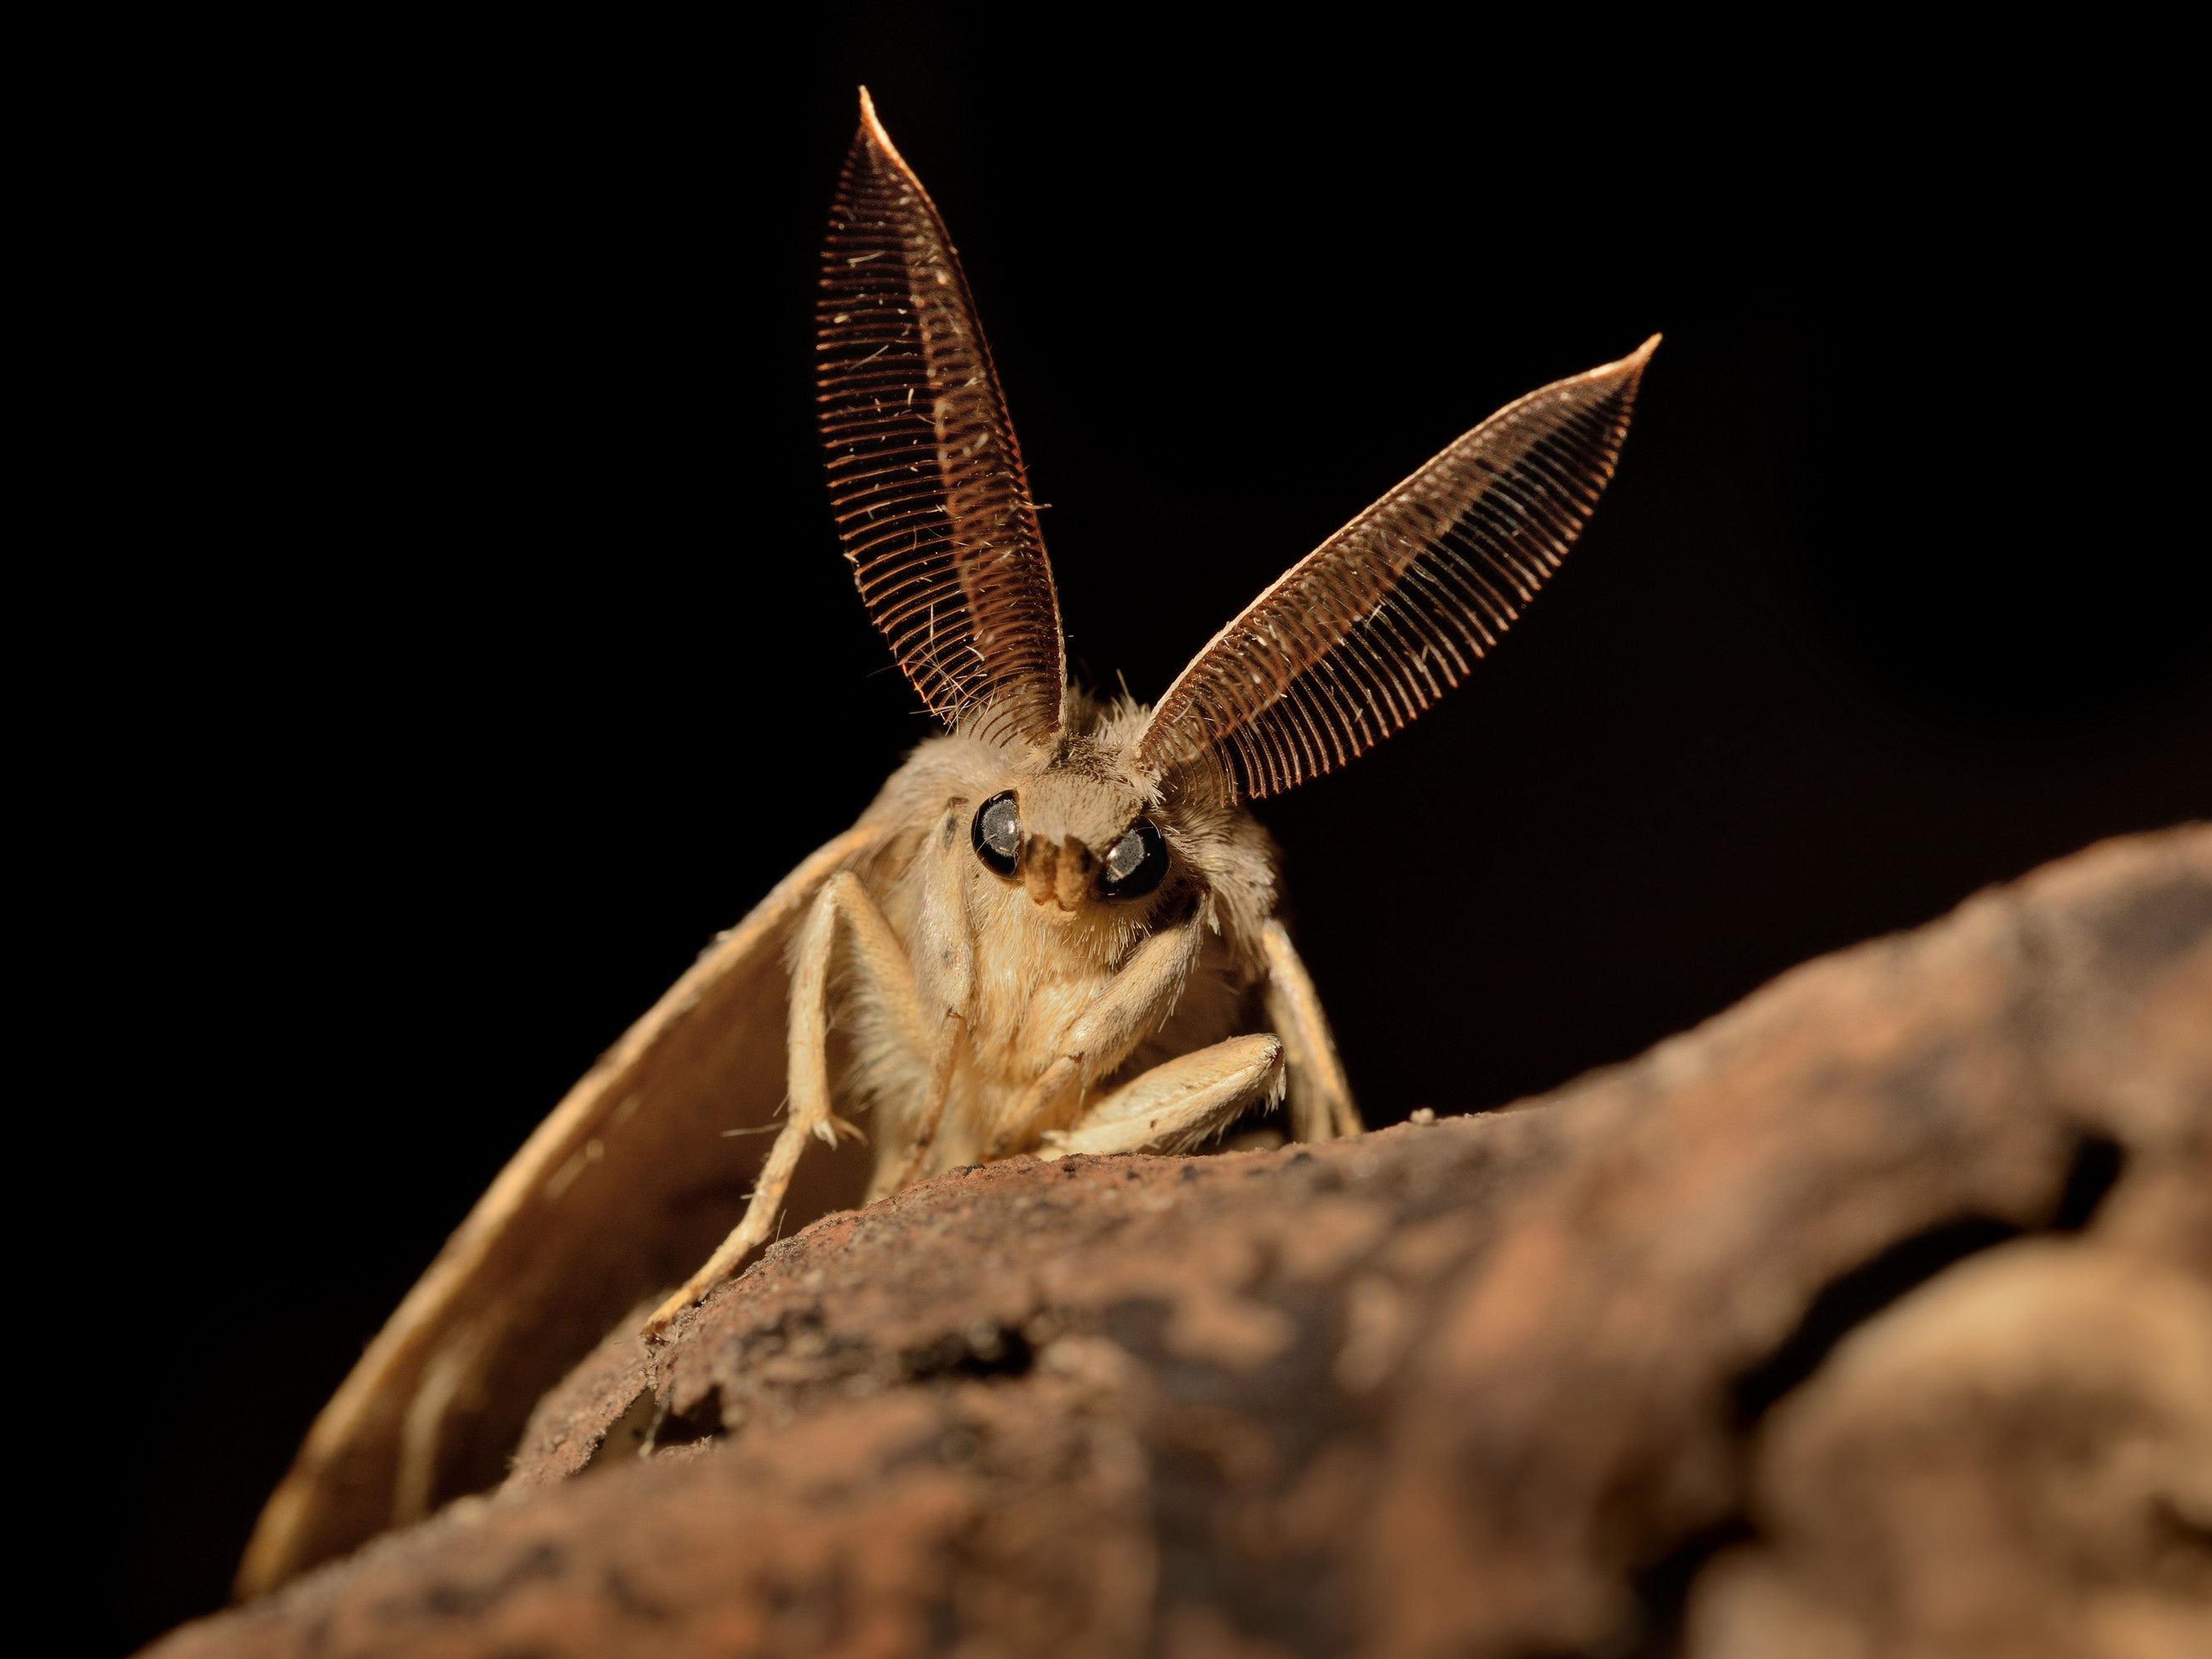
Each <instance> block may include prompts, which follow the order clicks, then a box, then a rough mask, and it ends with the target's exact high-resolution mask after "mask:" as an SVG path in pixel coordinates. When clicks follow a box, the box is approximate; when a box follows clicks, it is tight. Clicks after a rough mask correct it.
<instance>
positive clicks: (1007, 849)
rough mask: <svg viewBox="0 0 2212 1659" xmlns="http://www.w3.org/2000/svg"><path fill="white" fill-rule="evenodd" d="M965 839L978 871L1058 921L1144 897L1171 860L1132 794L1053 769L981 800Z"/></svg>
mask: <svg viewBox="0 0 2212 1659" xmlns="http://www.w3.org/2000/svg"><path fill="white" fill-rule="evenodd" d="M969 843H970V845H972V846H973V847H974V848H975V857H976V858H977V859H978V860H980V861H981V864H982V865H983V867H984V868H985V869H987V870H988V871H990V872H992V874H994V875H995V876H997V877H998V878H1000V880H1003V881H1006V882H1009V883H1013V884H1018V885H1019V886H1021V887H1022V888H1024V890H1026V891H1027V892H1028V894H1029V896H1030V902H1031V903H1032V904H1034V905H1035V906H1036V908H1038V909H1039V910H1041V911H1042V912H1043V913H1045V914H1046V915H1048V916H1051V917H1054V918H1055V919H1059V920H1066V919H1069V918H1073V917H1074V916H1076V915H1079V914H1081V913H1082V912H1083V911H1084V909H1085V908H1086V907H1088V906H1091V905H1116V904H1124V903H1127V902H1130V901H1131V900H1133V899H1140V898H1143V897H1145V896H1146V895H1148V894H1150V893H1152V892H1153V891H1155V890H1157V889H1158V886H1159V884H1160V883H1161V881H1162V880H1163V879H1164V878H1165V877H1166V875H1167V872H1168V865H1169V861H1170V860H1169V853H1168V843H1167V837H1166V836H1164V835H1162V834H1161V833H1160V828H1159V826H1158V824H1157V823H1154V822H1153V821H1152V818H1151V817H1148V816H1147V815H1146V813H1145V811H1143V810H1142V802H1141V800H1140V799H1139V797H1138V796H1137V795H1136V794H1135V793H1134V792H1133V791H1131V790H1128V789H1127V788H1116V787H1114V786H1112V785H1111V784H1109V783H1105V782H1103V781H1101V780H1099V779H1097V778H1096V777H1092V776H1087V775H1076V774H1071V773H1068V772H1065V771H1061V770H1059V769H1048V770H1047V771H1045V772H1044V773H1042V775H1038V776H1036V777H1034V778H1030V779H1029V780H1026V781H1023V782H1020V783H1018V784H1015V785H1013V786H1012V787H1008V788H1005V789H1001V790H1000V791H998V792H997V793H994V794H992V795H989V796H987V797H986V798H985V799H983V800H982V801H981V803H980V804H979V805H977V806H976V808H975V818H974V820H973V821H972V823H971V824H970V826H969Z"/></svg>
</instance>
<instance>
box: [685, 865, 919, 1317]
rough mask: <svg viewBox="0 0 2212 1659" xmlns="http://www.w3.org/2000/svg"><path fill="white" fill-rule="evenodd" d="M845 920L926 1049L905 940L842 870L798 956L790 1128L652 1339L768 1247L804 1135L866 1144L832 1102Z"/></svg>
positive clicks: (860, 970)
mask: <svg viewBox="0 0 2212 1659" xmlns="http://www.w3.org/2000/svg"><path fill="white" fill-rule="evenodd" d="M840 921H842V922H844V923H846V924H847V926H848V931H849V933H850V934H851V936H852V940H853V946H854V950H853V961H854V971H855V974H856V975H857V977H859V978H860V979H861V980H864V981H866V983H867V985H868V987H869V988H870V989H871V990H872V993H873V994H874V995H875V997H876V999H877V1000H878V1004H879V1005H880V1006H882V1008H883V1009H884V1012H885V1013H886V1014H887V1015H888V1016H889V1017H890V1019H891V1020H892V1021H893V1022H894V1023H895V1024H897V1025H898V1026H899V1027H900V1028H901V1030H902V1033H903V1035H904V1036H906V1037H907V1038H908V1041H909V1042H915V1046H917V1047H919V1046H921V1044H920V1042H919V1041H918V1040H917V1039H918V1038H919V1035H920V1031H921V1015H920V1013H919V1012H918V1009H917V1007H916V1004H915V980H914V964H913V963H910V962H908V960H907V956H906V951H905V950H904V949H903V948H902V946H901V945H900V944H899V942H898V936H897V935H896V933H892V932H891V928H890V923H889V922H887V921H884V913H883V912H882V911H881V910H880V909H878V908H877V906H876V902H875V900H874V899H873V898H872V897H871V896H870V895H869V893H868V890H867V889H866V887H865V886H863V885H862V884H861V883H860V878H859V877H857V876H855V875H854V874H852V873H851V872H849V871H841V872H838V873H837V874H836V875H834V876H832V877H830V878H829V880H828V881H826V882H824V883H823V885H822V890H821V891H820V892H818V893H817V894H816V895H815V896H814V902H813V904H812V905H811V907H810V908H809V909H808V910H807V913H806V920H805V922H804V923H803V924H802V925H801V927H800V928H799V942H798V945H797V948H796V950H795V951H794V952H793V957H792V972H791V1014H790V1019H789V1023H788V1024H787V1027H786V1035H785V1045H784V1052H785V1068H786V1069H785V1073H784V1076H785V1088H786V1089H787V1099H786V1102H785V1117H784V1123H783V1127H782V1128H781V1130H780V1131H779V1132H778V1133H777V1134H776V1137H775V1145H774V1146H770V1147H769V1153H768V1157H767V1158H766V1159H764V1160H763V1163H762V1164H761V1172H760V1179H759V1180H758V1181H757V1182H755V1183H754V1186H753V1194H752V1199H751V1200H750V1202H749V1203H748V1204H747V1205H746V1206H745V1213H744V1219H743V1220H742V1221H740V1222H738V1225H737V1226H736V1228H735V1229H734V1230H732V1232H731V1234H730V1236H729V1237H727V1238H726V1239H724V1240H723V1241H722V1243H721V1244H720V1246H719V1247H718V1248H717V1249H715V1251H714V1255H710V1256H708V1258H707V1261H706V1263H705V1265H704V1266H702V1267H701V1268H700V1269H699V1271H698V1272H697V1273H693V1274H692V1275H691V1277H690V1279H686V1280H685V1281H684V1286H683V1288H682V1289H681V1290H679V1291H677V1292H676V1293H675V1294H674V1295H673V1296H671V1297H669V1298H668V1299H667V1300H666V1301H665V1302H664V1303H662V1304H660V1306H659V1307H658V1308H656V1309H655V1310H653V1317H652V1318H651V1319H650V1320H648V1321H647V1322H646V1330H647V1334H653V1333H656V1332H659V1330H661V1329H663V1328H665V1327H666V1325H667V1323H668V1322H669V1321H670V1320H671V1319H673V1318H674V1317H675V1316H677V1315H678V1314H679V1313H681V1312H682V1311H683V1310H684V1309H686V1308H688V1307H690V1305H691V1304H693V1303H695V1302H696V1301H697V1300H698V1299H699V1298H700V1297H702V1296H704V1295H706V1293H707V1292H708V1291H710V1290H712V1289H714V1286H715V1285H718V1284H720V1282H721V1281H722V1280H723V1279H725V1278H726V1277H727V1276H728V1275H729V1274H730V1273H731V1272H732V1270H733V1269H734V1268H735V1267H737V1266H738V1263H739V1262H741V1261H744V1259H745V1257H746V1256H747V1255H750V1254H751V1252H752V1251H753V1249H755V1248H756V1247H757V1246H759V1245H761V1244H763V1243H767V1241H768V1237H769V1231H770V1230H771V1229H772V1228H774V1227H775V1218H776V1216H777V1215H778V1213H779V1212H781V1210H782V1208H783V1195H784V1194H785V1192H786V1191H787V1189H788V1188H790V1186H791V1176H792V1171H793V1170H795V1169H797V1168H798V1166H799V1152H801V1151H802V1150H803V1149H804V1147H805V1144H806V1138H807V1136H809V1135H810V1134H811V1135H812V1136H814V1137H815V1138H816V1139H819V1140H821V1141H822V1142H823V1144H824V1145H827V1146H836V1144H837V1139H838V1137H839V1136H840V1135H846V1136H849V1137H851V1138H852V1139H856V1140H857V1139H862V1138H863V1137H862V1136H861V1134H860V1130H858V1129H857V1128H855V1127H854V1126H853V1125H851V1124H850V1123H848V1122H846V1121H845V1120H844V1119H842V1118H841V1117H839V1116H838V1115H836V1112H835V1111H834V1110H833V1109H831V1104H830V1096H829V969H830V964H831V962H832V960H833V958H834V957H835V955H836V945H837V933H838V923H839V922H840Z"/></svg>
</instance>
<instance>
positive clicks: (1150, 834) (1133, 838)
mask: <svg viewBox="0 0 2212 1659" xmlns="http://www.w3.org/2000/svg"><path fill="white" fill-rule="evenodd" d="M1167 872H1168V843H1167V838H1166V837H1165V836H1162V835H1161V834H1160V832H1159V830H1158V829H1157V828H1155V827H1154V826H1153V823H1152V820H1151V819H1150V818H1139V819H1138V820H1137V821H1136V822H1135V823H1133V824H1131V825H1130V826H1129V828H1128V830H1127V833H1125V834H1124V835H1123V836H1122V837H1121V840H1119V841H1117V842H1115V843H1114V845H1113V847H1112V848H1109V850H1108V852H1107V854H1106V867H1105V868H1104V869H1103V870H1102V871H1100V872H1099V873H1098V890H1099V891H1100V892H1102V893H1103V894H1105V896H1107V897H1108V898H1142V897H1143V896H1145V895H1146V894H1147V893H1149V892H1151V891H1152V889H1154V888H1155V887H1157V886H1158V885H1159V884H1160V878H1162V877H1164V876H1165V875H1166V874H1167Z"/></svg>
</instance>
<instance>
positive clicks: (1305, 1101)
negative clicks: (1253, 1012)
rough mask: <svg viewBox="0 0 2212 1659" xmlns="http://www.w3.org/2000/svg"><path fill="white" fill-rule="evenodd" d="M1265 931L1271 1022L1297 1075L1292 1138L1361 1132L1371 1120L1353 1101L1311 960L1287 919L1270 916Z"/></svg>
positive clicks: (1335, 1136)
mask: <svg viewBox="0 0 2212 1659" xmlns="http://www.w3.org/2000/svg"><path fill="white" fill-rule="evenodd" d="M1264 937H1265V939H1266V943H1267V1023H1268V1024H1270V1025H1272V1026H1273V1027H1274V1028H1275V1034H1276V1035H1277V1036H1279V1037H1281V1038H1282V1039H1283V1056H1284V1060H1285V1065H1286V1066H1287V1068H1288V1070H1289V1072H1290V1078H1291V1139H1293V1140H1334V1139H1338V1138H1339V1137H1340V1136H1345V1135H1356V1134H1358V1133H1360V1131H1361V1129H1362V1128H1363V1127H1365V1126H1364V1125H1363V1124H1362V1123H1361V1122H1360V1121H1359V1108H1358V1107H1357V1106H1355V1105H1354V1104H1352V1085H1351V1084H1349V1083H1348V1082H1346V1080H1345V1076H1344V1062H1343V1061H1342V1060H1339V1059H1338V1058H1337V1054H1336V1039H1335V1038H1334V1036H1331V1035H1330V1034H1329V1029H1328V1016H1327V1015H1326V1014H1324V1013H1322V1009H1321V998H1320V997H1319V996H1318V995H1316V994H1315V991H1314V983H1313V981H1312V979H1311V978H1310V976H1309V975H1307V973H1306V965H1305V963H1304V962H1302V961H1301V960H1299V958H1298V953H1297V950H1296V948H1295V947H1293V946H1292V945H1291V936H1290V935H1289V934H1288V933H1285V932H1284V931H1283V924H1282V923H1281V922H1279V921H1269V922H1268V924H1267V932H1266V933H1265V935H1264Z"/></svg>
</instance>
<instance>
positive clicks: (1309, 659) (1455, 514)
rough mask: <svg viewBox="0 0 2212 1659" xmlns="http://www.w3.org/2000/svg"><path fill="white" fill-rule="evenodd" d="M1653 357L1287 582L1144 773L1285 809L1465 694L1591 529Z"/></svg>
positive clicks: (1625, 368)
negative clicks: (1274, 800) (1280, 803)
mask: <svg viewBox="0 0 2212 1659" xmlns="http://www.w3.org/2000/svg"><path fill="white" fill-rule="evenodd" d="M1658 343H1659V337H1658V336H1657V335H1656V334H1655V335H1653V336H1652V337H1650V339H1649V340H1647V341H1645V342H1644V344H1643V345H1642V346H1641V347H1640V348H1638V349H1637V350H1636V351H1635V352H1634V353H1633V354H1632V355H1631V356H1627V357H1624V358H1622V359H1621V360H1620V362H1617V363H1608V364H1607V365H1606V366H1605V367H1604V368H1594V369H1592V370H1590V371H1589V373H1588V374H1577V375H1576V376H1574V377H1573V378H1572V379H1571V380H1559V381H1555V382H1553V384H1552V385H1550V386H1545V387H1543V388H1542V389H1541V390H1540V391H1536V392H1530V393H1529V394H1528V396H1527V397H1525V398H1521V399H1519V400H1518V401H1517V402H1515V403H1510V404H1507V405H1506V406H1505V407H1504V409H1501V410H1498V413H1497V414H1495V415H1493V416H1491V417H1490V418H1489V419H1488V420H1486V421H1485V422H1483V423H1482V424H1481V425H1480V426H1479V427H1477V428H1474V431H1472V432H1470V433H1468V435H1466V436H1465V437H1463V438H1462V439H1460V440H1459V441H1458V442H1456V443H1455V444H1453V445H1452V446H1451V447H1449V449H1446V450H1445V451H1444V452H1443V453H1442V454H1440V455H1438V456H1437V457H1436V458H1435V459H1433V460H1431V461H1430V462H1429V463H1428V465H1425V466H1424V467H1422V468H1421V470H1420V471H1418V472H1416V473H1414V474H1413V477H1410V478H1407V480H1406V481H1405V482H1404V483H1401V484H1400V485H1399V486H1398V487H1397V488H1396V489H1393V490H1392V491H1391V492H1390V493H1389V495H1385V496H1383V499H1382V500H1381V501H1377V502H1376V503H1375V505H1374V506H1372V507H1369V508H1368V509H1367V510H1366V511H1365V512H1364V513H1361V514H1360V515H1359V516H1358V518H1356V519H1354V520H1352V522H1351V523H1350V524H1348V525H1346V526H1345V527H1344V528H1343V529H1341V530H1340V531H1338V532H1336V534H1335V535H1334V536H1332V537H1330V538H1328V540H1327V541H1326V542H1324V543H1322V544H1321V546H1320V547H1318V548H1317V549H1316V550H1314V551H1313V552H1311V553H1310V554H1308V555H1307V556H1305V557H1304V559H1301V560H1300V561H1299V562H1297V564H1295V565H1293V566H1291V568H1290V570H1289V571H1288V572H1286V573H1285V574H1284V575H1283V576H1282V577H1281V578H1280V579H1279V580H1277V581H1276V582H1275V584H1274V585H1273V586H1271V587H1269V588H1268V589H1267V592H1264V593H1262V594H1261V595H1260V597H1259V598H1258V599H1255V600H1254V601H1253V602H1252V603H1251V604H1250V605H1248V606H1246V607H1245V609H1244V611H1243V614H1242V615H1240V616H1239V617H1237V619H1236V620H1235V621H1234V622H1232V623H1230V624H1229V626H1228V627H1226V628H1225V629H1222V630H1221V632H1220V633H1218V634H1217V635H1214V637H1213V640H1212V643H1210V644H1209V645H1207V647H1206V649H1205V650H1203V651H1201V652H1200V653H1199V654H1198V655H1197V656H1196V657H1195V658H1194V659H1193V660H1192V662H1191V664H1190V665H1189V666H1188V668H1186V669H1184V670H1183V671H1182V674H1181V675H1179V676H1178V677H1177V678H1176V683H1175V684H1173V685H1172V686H1170V687H1169V688H1168V692H1167V695H1166V696H1164V697H1162V698H1161V699H1160V701H1159V704H1158V708H1155V709H1154V710H1153V712H1152V721H1151V723H1150V724H1149V725H1148V726H1146V730H1145V735H1144V737H1143V738H1142V739H1141V740H1140V742H1139V747H1138V757H1139V761H1140V763H1142V764H1143V765H1144V766H1145V767H1146V769H1148V770H1150V771H1151V772H1152V774H1153V775H1155V776H1159V777H1165V776H1170V775H1174V774H1175V773H1176V772H1177V771H1178V770H1179V769H1188V770H1187V776H1188V779H1189V780H1190V781H1192V782H1193V783H1194V784H1195V785H1198V786H1200V787H1204V786H1205V785H1206V781H1208V780H1211V779H1218V778H1220V777H1221V776H1222V775H1224V773H1226V774H1227V775H1228V777H1229V779H1230V780H1231V784H1232V787H1235V788H1237V789H1238V790H1241V792H1242V793H1243V794H1245V795H1251V796H1256V795H1273V794H1279V793H1282V792H1283V791H1284V790H1285V789H1288V788H1290V787H1291V786H1293V785H1294V784H1298V783H1303V782H1304V781H1306V780H1307V779H1308V778H1310V777H1314V776H1316V775H1318V774H1320V773H1323V772H1327V771H1329V770H1331V769H1334V768H1335V767H1339V766H1341V765H1343V764H1344V763H1346V762H1347V761H1349V760H1351V759H1352V758H1353V757H1355V756H1358V755H1361V754H1364V753H1365V752H1366V751H1367V750H1370V749H1371V748H1373V747H1374V746H1375V745H1376V744H1377V743H1380V742H1381V741H1382V740H1383V738H1386V737H1388V736H1389V735H1390V733H1392V732H1395V731H1397V730H1399V729H1400V728H1401V726H1405V725H1406V723H1407V721H1409V720H1413V718H1414V717H1415V716H1416V715H1418V714H1420V713H1421V711H1422V710H1424V709H1425V708H1428V706H1429V705H1430V704H1431V703H1432V702H1435V701H1436V700H1437V698H1438V697H1440V696H1443V693H1444V692H1445V691H1447V690H1449V689H1450V688H1451V687H1453V686H1455V685H1457V684H1459V682H1460V679H1461V678H1462V676H1463V675H1465V674H1466V673H1467V671H1468V668H1469V666H1470V665H1472V664H1473V663H1474V661H1475V660H1476V659H1478V658H1480V657H1482V656H1484V655H1485V654H1486V653H1488V652H1489V651H1490V650H1491V648H1492V647H1494V646H1495V645H1496V644H1497V643H1498V635H1501V634H1503V633H1504V631H1505V630H1506V629H1507V628H1509V627H1510V626H1511V625H1512V623H1514V622H1515V621H1516V619H1517V618H1518V617H1520V615H1521V612H1522V609H1523V608H1524V607H1525V606H1526V605H1528V602H1529V600H1530V599H1534V597H1535V594H1536V590H1537V589H1538V588H1539V587H1541V586H1543V584H1544V581H1545V580H1546V579H1547V577H1549V576H1550V575H1551V574H1552V573H1553V571H1555V570H1557V569H1558V568H1559V562H1560V561H1561V560H1562V559H1563V558H1565V556H1566V552H1567V549H1568V548H1569V547H1570V546H1571V545H1572V544H1573V543H1574V540H1575V538H1576V537H1577V536H1578V535H1580V534H1581V533H1582V529H1583V525H1584V524H1586V523H1588V522H1589V516H1590V513H1592V511H1594V510H1595V507H1596V506H1597V499H1598V496H1599V495H1600V493H1601V492H1602V491H1603V489H1605V486H1606V483H1607V481H1608V480H1609V479H1610V478H1611V477H1613V463H1614V461H1615V460H1616V459H1618V458H1619V456H1620V445H1621V441H1622V440H1623V439H1624V438H1626V436H1627V435H1628V417H1629V414H1630V411H1631V410H1632V408H1633V406H1634V404H1635V402H1636V387H1637V383H1638V380H1639V379H1640V377H1641V376H1642V374H1643V373H1644V363H1645V362H1647V361H1648V360H1649V359H1650V356H1651V353H1652V350H1653V349H1654V348H1656V346H1657V345H1658ZM1208 751H1211V755H1210V756H1209V755H1208ZM1209 758H1210V759H1214V760H1218V766H1216V765H1210V764H1204V763H1202V762H1203V761H1204V760H1206V759H1209Z"/></svg>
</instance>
